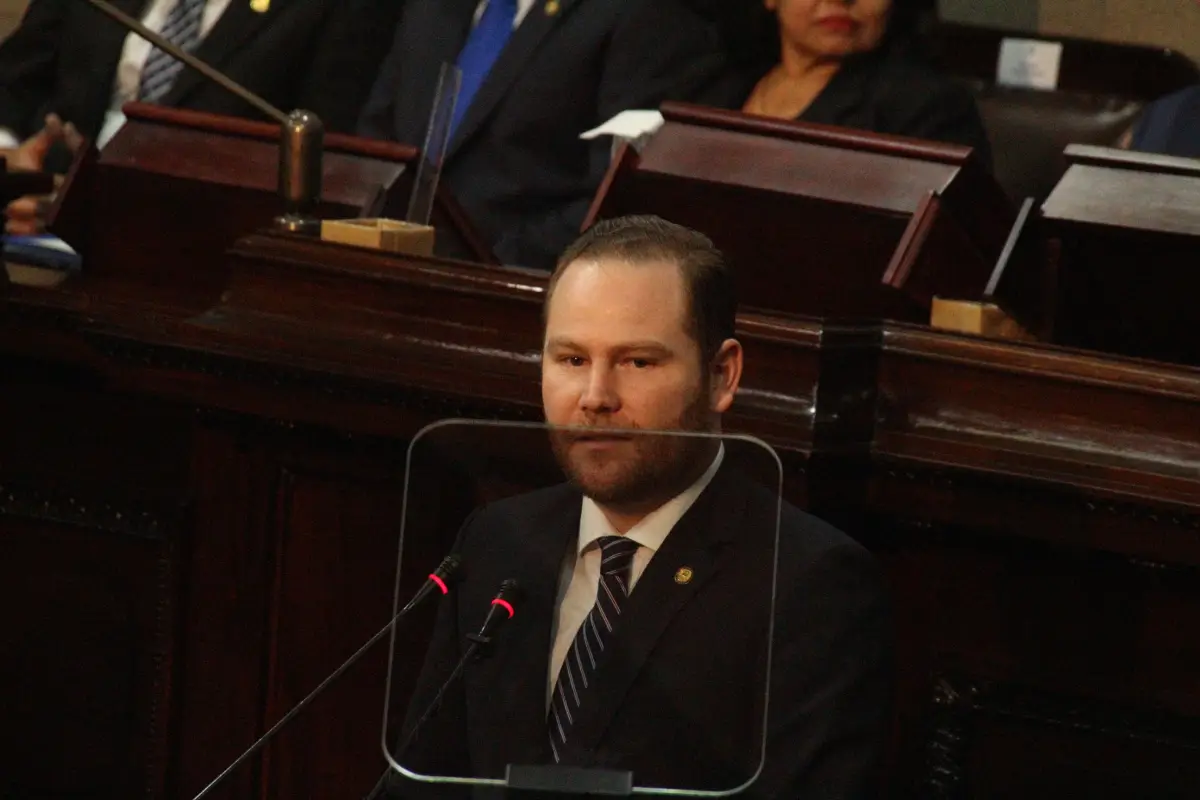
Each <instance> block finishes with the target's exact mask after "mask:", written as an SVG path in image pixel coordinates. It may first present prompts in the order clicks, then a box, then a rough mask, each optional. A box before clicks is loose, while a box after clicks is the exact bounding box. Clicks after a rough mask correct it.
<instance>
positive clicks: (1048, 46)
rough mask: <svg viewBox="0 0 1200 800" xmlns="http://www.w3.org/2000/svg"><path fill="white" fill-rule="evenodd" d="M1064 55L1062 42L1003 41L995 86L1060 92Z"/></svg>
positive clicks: (1034, 40)
mask: <svg viewBox="0 0 1200 800" xmlns="http://www.w3.org/2000/svg"><path fill="white" fill-rule="evenodd" d="M1062 52H1063V46H1062V42H1043V41H1039V40H1037V39H1004V40H1003V41H1001V42H1000V57H999V58H998V59H997V61H996V83H998V84H999V85H1001V86H1014V87H1017V88H1020V89H1042V90H1045V91H1053V90H1055V89H1057V88H1058V68H1059V65H1060V63H1061V62H1062Z"/></svg>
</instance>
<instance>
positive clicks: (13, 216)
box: [0, 114, 83, 236]
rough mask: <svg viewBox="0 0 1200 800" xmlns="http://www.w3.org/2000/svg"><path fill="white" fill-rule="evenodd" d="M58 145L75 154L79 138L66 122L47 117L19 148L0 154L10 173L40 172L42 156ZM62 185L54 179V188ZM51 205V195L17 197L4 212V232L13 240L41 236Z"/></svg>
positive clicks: (44, 158) (80, 138)
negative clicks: (38, 129) (15, 236)
mask: <svg viewBox="0 0 1200 800" xmlns="http://www.w3.org/2000/svg"><path fill="white" fill-rule="evenodd" d="M59 142H62V143H63V144H65V145H66V146H67V148H68V149H69V150H70V151H71V152H73V153H74V152H76V151H78V150H79V148H80V147H82V146H83V137H82V136H81V135H80V133H79V131H77V130H76V129H75V126H74V125H73V124H71V123H70V122H67V123H64V122H63V121H62V119H60V118H59V116H58V115H57V114H47V115H46V122H45V125H43V126H42V129H41V130H40V131H38V132H37V133H35V134H34V135H33V136H30V137H29V138H28V139H26V140H25V141H24V142H22V143H21V144H20V145H18V146H17V147H14V148H10V149H8V150H4V151H0V154H2V155H4V157H5V158H6V159H7V160H8V169H9V170H11V171H17V170H25V171H31V172H37V171H40V170H41V169H42V165H43V164H44V163H45V160H46V153H48V152H49V151H50V148H51V147H53V146H54V145H55V144H57V143H59ZM61 183H62V177H61V176H58V177H56V178H55V186H56V187H57V186H58V185H60V184H61ZM53 201H54V195H52V194H51V195H42V196H34V195H28V196H26V197H19V198H17V199H16V200H14V201H12V202H11V203H9V204H8V207H7V208H6V209H4V215H5V217H6V219H5V223H4V230H5V232H6V233H9V234H12V235H17V236H29V235H32V234H35V233H41V231H42V228H43V227H44V225H45V217H46V211H47V210H48V209H49V208H50V205H51V203H53Z"/></svg>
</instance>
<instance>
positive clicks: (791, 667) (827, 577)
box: [751, 544, 893, 800]
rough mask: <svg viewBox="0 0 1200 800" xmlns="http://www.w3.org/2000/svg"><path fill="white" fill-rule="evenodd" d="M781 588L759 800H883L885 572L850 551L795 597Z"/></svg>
mask: <svg viewBox="0 0 1200 800" xmlns="http://www.w3.org/2000/svg"><path fill="white" fill-rule="evenodd" d="M780 577H781V580H782V579H783V575H782V574H781V576H780ZM780 588H781V591H780V601H779V605H778V607H777V610H776V623H775V656H774V659H773V674H772V677H771V695H770V700H769V705H768V720H769V725H768V735H767V737H768V739H767V760H766V766H765V768H764V770H763V773H762V775H761V776H760V777H759V780H758V783H757V786H756V788H754V789H752V790H751V793H752V794H753V795H754V796H756V797H763V798H772V799H773V800H774V798H779V799H780V800H783V798H805V800H848V799H849V798H873V797H877V796H879V789H880V784H879V770H880V765H881V762H882V758H883V750H884V745H885V742H886V737H887V727H888V722H889V720H890V717H891V697H892V686H893V682H892V633H891V618H890V612H889V603H888V600H887V592H886V590H885V587H884V582H883V577H882V573H881V570H880V568H879V567H878V565H877V564H876V563H875V561H874V559H873V558H872V557H871V556H870V554H869V553H867V552H866V551H865V550H863V549H862V548H860V547H858V546H857V545H853V544H846V545H841V546H837V547H835V548H833V549H831V550H830V551H828V552H827V553H825V554H824V555H823V556H822V557H821V558H820V559H819V560H818V561H817V562H815V563H814V564H813V565H812V566H811V567H809V568H808V569H806V570H804V572H803V573H802V574H801V575H800V576H799V577H798V579H796V580H795V581H794V582H792V584H791V585H790V586H789V587H788V588H789V590H788V592H784V591H783V587H782V586H781V587H780Z"/></svg>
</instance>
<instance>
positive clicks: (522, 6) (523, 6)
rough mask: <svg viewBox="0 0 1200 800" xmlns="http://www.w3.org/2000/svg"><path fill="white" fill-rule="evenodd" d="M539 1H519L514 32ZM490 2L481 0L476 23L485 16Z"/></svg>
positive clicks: (476, 14) (476, 9)
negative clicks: (485, 10) (484, 12)
mask: <svg viewBox="0 0 1200 800" xmlns="http://www.w3.org/2000/svg"><path fill="white" fill-rule="evenodd" d="M537 2H538V0H517V16H516V17H514V18H513V30H516V29H517V28H518V27H519V26H520V24H521V20H523V19H525V17H527V16H529V10H530V9H532V8H533V6H534V4H536V3H537ZM487 4H488V0H479V5H478V6H476V7H475V22H476V23H477V22H479V18H480V17H482V16H483V11H484V9H486V8H487Z"/></svg>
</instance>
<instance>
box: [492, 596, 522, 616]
mask: <svg viewBox="0 0 1200 800" xmlns="http://www.w3.org/2000/svg"><path fill="white" fill-rule="evenodd" d="M492 605H494V606H500V607H501V608H503V609H504V610H505V611H507V612H508V618H509V619H512V618H513V617H515V616H516V615H517V612H516V611H513V607H512V603H510V602H508V601H507V600H501V599H500V598H499V597H497V598H496V599H495V600H493V601H492Z"/></svg>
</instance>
